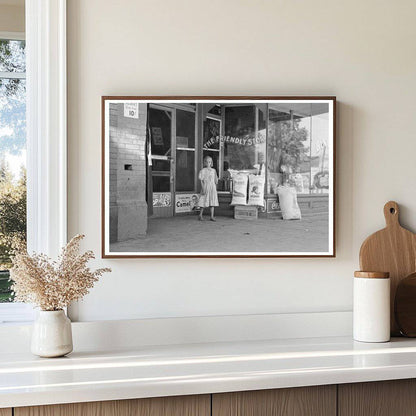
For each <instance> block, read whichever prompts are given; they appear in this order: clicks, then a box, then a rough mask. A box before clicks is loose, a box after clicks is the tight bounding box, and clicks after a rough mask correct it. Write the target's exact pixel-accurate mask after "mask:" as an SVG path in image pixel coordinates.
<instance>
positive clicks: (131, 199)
mask: <svg viewBox="0 0 416 416" xmlns="http://www.w3.org/2000/svg"><path fill="white" fill-rule="evenodd" d="M146 122H147V109H146V104H139V117H138V118H130V117H124V105H123V104H122V103H112V104H110V149H109V152H110V184H109V188H110V189H109V191H110V242H116V241H124V240H127V239H131V238H137V237H139V236H140V235H144V234H146V231H147V203H146ZM127 166H128V167H129V168H128V169H126V167H127Z"/></svg>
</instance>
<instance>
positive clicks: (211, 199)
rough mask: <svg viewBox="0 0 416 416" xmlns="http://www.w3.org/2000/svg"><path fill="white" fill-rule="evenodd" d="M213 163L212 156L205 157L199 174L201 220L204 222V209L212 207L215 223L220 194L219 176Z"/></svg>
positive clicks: (212, 218)
mask: <svg viewBox="0 0 416 416" xmlns="http://www.w3.org/2000/svg"><path fill="white" fill-rule="evenodd" d="M212 165H213V162H212V158H211V156H205V157H204V168H202V169H201V170H200V172H199V176H198V178H199V180H200V181H201V196H200V198H199V207H200V208H201V210H200V211H199V220H200V221H202V220H203V218H202V215H203V213H204V208H206V207H210V209H211V218H210V220H211V221H215V217H214V207H218V205H219V204H218V194H217V184H218V176H217V171H216V170H215V169H214V168H213V167H212Z"/></svg>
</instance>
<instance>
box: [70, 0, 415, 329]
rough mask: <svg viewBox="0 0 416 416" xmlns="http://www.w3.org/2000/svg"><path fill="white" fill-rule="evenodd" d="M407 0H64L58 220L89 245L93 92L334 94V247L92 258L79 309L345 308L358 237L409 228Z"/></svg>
mask: <svg viewBox="0 0 416 416" xmlns="http://www.w3.org/2000/svg"><path fill="white" fill-rule="evenodd" d="M415 15H416V2H414V1H413V0H405V1H402V2H399V3H397V2H396V3H395V2H391V1H386V0H367V1H361V0H351V1H348V2H341V1H329V0H315V1H308V0H295V1H284V0H258V1H252V0H228V1H221V0H211V1H202V0H176V1H174V2H169V1H166V0H152V1H144V0H119V1H117V2H115V1H112V0H88V1H84V0H68V77H69V79H68V88H69V91H68V98H69V102H68V104H69V106H68V112H69V113H68V115H69V119H68V128H69V136H68V140H69V184H68V187H69V195H68V201H69V207H68V208H69V210H68V212H69V220H68V225H69V233H68V234H69V236H72V235H73V234H75V233H78V232H81V233H85V234H86V235H87V238H86V241H85V247H88V248H91V249H93V250H94V251H95V252H96V253H97V256H99V253H100V241H101V234H100V197H101V195H100V189H101V177H100V157H101V156H100V139H101V136H100V125H101V124H100V120H101V119H100V117H101V115H100V96H101V95H123V94H125V95H175V94H181V95H219V94H221V95H242V94H253V95H256V94H257V95H336V96H337V97H338V100H339V105H338V140H337V146H338V147H337V159H338V160H337V163H338V169H337V175H338V183H337V207H338V210H337V224H336V225H337V240H338V241H337V258H336V259H259V260H257V259H220V260H215V259H160V260H158V259H134V260H120V259H118V260H106V261H104V260H97V261H96V262H95V263H94V265H97V266H98V265H100V266H110V267H112V269H113V273H112V274H111V275H107V276H105V277H103V278H102V280H101V282H99V284H97V286H96V287H95V288H94V290H93V291H92V292H91V294H90V295H89V296H88V297H86V298H85V300H84V301H83V302H81V303H80V304H79V305H78V306H77V307H75V308H72V311H71V313H72V317H73V318H75V319H79V320H81V321H86V320H103V319H126V318H146V317H176V316H197V315H220V314H252V313H288V312H309V311H344V310H351V307H352V293H351V291H352V282H351V279H352V275H353V271H354V270H355V269H357V267H358V250H359V247H360V244H361V242H362V240H363V239H364V238H365V237H366V236H367V235H368V234H369V233H371V232H373V231H375V230H377V229H379V228H381V227H383V226H384V218H383V205H384V203H385V202H386V201H388V200H390V199H393V200H396V201H397V202H399V203H400V204H401V206H402V215H401V218H402V223H403V224H404V225H407V226H408V227H410V228H411V229H413V230H415V231H416V197H415V191H414V190H415V183H416V167H415V162H414V160H415V154H416V128H415V121H416V77H415V74H416V49H415V43H414V40H415V38H416V25H415V24H414V16H415Z"/></svg>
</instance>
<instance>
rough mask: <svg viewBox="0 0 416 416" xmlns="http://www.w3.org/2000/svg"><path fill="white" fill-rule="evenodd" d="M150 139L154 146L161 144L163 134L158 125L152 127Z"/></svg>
mask: <svg viewBox="0 0 416 416" xmlns="http://www.w3.org/2000/svg"><path fill="white" fill-rule="evenodd" d="M152 139H153V144H154V145H155V146H163V135H162V129H161V128H160V127H152Z"/></svg>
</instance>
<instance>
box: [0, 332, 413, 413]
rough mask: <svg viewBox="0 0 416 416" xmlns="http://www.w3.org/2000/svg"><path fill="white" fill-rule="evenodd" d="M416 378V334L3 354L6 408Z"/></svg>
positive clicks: (0, 372) (0, 370)
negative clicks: (53, 355)
mask: <svg viewBox="0 0 416 416" xmlns="http://www.w3.org/2000/svg"><path fill="white" fill-rule="evenodd" d="M413 377H416V339H415V340H413V339H405V338H395V339H393V340H392V341H391V342H389V343H382V344H365V343H359V342H354V341H352V340H351V339H350V338H346V337H332V338H308V339H288V340H268V341H244V342H221V343H200V344H187V345H167V346H155V347H152V346H142V347H138V348H137V349H129V350H114V351H102V352H97V351H94V352H92V351H84V352H82V351H76V352H74V353H72V354H70V355H69V356H68V357H64V358H58V359H41V358H37V357H34V356H32V355H30V354H25V353H18V354H6V353H5V354H0V408H1V407H12V406H14V407H19V406H29V405H40V404H56V403H69V402H84V401H99V400H113V399H131V398H143V397H155V396H170V395H185V394H203V393H218V392H228V391H242V390H258V389H273V388H283V387H297V386H309V385H321V384H338V383H351V382H363V381H376V380H390V379H402V378H413Z"/></svg>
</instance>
